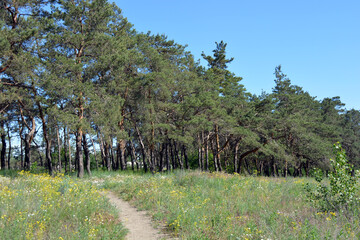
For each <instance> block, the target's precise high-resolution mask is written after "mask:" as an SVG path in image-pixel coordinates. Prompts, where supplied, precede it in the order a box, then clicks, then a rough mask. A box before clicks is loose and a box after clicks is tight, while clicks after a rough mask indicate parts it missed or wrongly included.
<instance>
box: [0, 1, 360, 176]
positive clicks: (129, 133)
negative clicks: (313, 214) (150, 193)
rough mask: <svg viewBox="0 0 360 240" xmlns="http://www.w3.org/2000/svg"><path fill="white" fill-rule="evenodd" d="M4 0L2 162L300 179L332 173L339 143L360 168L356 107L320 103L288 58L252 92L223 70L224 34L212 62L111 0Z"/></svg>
mask: <svg viewBox="0 0 360 240" xmlns="http://www.w3.org/2000/svg"><path fill="white" fill-rule="evenodd" d="M0 4H1V5H0V79H1V81H0V86H1V90H0V132H1V169H6V168H11V167H13V168H15V167H16V168H21V169H25V170H29V169H30V168H31V165H32V164H34V162H37V164H39V165H41V166H43V167H45V168H46V169H48V171H49V173H50V174H52V173H53V171H55V169H56V170H61V169H65V171H71V170H73V169H75V170H76V171H77V173H78V176H79V177H83V176H84V171H87V172H88V173H89V174H90V173H91V169H92V168H95V167H96V168H98V167H102V168H104V169H107V170H109V171H110V170H125V169H127V168H130V167H131V168H132V169H135V168H143V169H144V170H145V171H150V172H157V171H170V170H172V169H189V168H198V169H201V170H203V171H226V172H237V173H244V172H245V173H248V174H261V175H265V176H287V175H292V176H302V175H309V174H310V171H311V169H312V168H314V167H319V168H322V169H324V170H327V169H329V158H330V157H331V156H332V153H331V146H332V144H333V143H335V142H341V143H342V146H343V147H344V148H345V150H346V151H347V154H348V158H349V160H350V162H351V163H352V164H354V165H355V167H359V165H360V112H359V111H358V110H354V109H351V110H346V109H345V108H344V104H343V103H342V102H341V100H340V98H339V97H332V98H325V99H322V100H317V99H316V97H313V96H311V95H310V94H309V93H308V92H306V91H305V90H303V89H302V87H300V86H296V85H293V84H292V83H291V81H290V79H289V78H288V77H287V76H286V75H285V74H284V73H283V71H282V69H281V66H277V67H276V68H275V73H274V75H275V81H274V82H275V85H274V87H273V90H272V92H271V93H266V92H263V93H262V94H261V95H255V94H251V93H249V92H247V91H246V89H245V87H244V86H243V85H242V84H241V80H242V78H241V77H239V76H236V75H235V74H234V73H232V72H230V71H229V70H228V69H227V68H228V65H229V64H230V63H231V62H232V61H233V58H228V57H227V55H226V46H227V44H226V43H224V42H223V41H221V42H217V43H216V45H215V49H214V50H213V53H210V55H207V54H209V53H203V54H202V57H203V59H204V60H205V61H206V62H207V64H208V65H207V66H205V67H204V66H202V65H201V64H200V63H199V61H196V60H195V59H194V56H193V55H192V54H191V53H190V52H189V51H187V50H186V46H182V45H180V44H178V43H176V42H175V41H173V40H169V39H168V38H167V37H166V36H165V35H159V34H157V35H154V34H151V33H150V32H149V33H139V32H137V31H136V30H135V28H134V27H133V26H132V24H131V23H129V22H128V21H127V19H126V18H124V17H123V16H122V14H121V9H120V8H118V7H117V6H116V5H115V4H111V3H109V2H108V1H107V0H71V1H62V0H56V1H55V0H48V1H47V0H23V1H8V0H4V1H2V3H0ZM14 139H15V142H18V143H19V144H18V145H19V146H18V149H17V151H14V149H13V148H12V146H11V143H12V142H14V141H12V140H14ZM91 149H92V150H91ZM95 149H100V151H96V150H95ZM15 158H16V159H15ZM11 161H13V163H11Z"/></svg>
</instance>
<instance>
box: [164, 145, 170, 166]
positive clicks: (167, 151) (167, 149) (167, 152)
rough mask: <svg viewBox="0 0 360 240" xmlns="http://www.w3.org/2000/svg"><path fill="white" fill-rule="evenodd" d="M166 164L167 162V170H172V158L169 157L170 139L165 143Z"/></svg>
mask: <svg viewBox="0 0 360 240" xmlns="http://www.w3.org/2000/svg"><path fill="white" fill-rule="evenodd" d="M165 164H166V171H168V172H170V170H171V166H170V158H169V143H168V141H167V142H166V143H165Z"/></svg>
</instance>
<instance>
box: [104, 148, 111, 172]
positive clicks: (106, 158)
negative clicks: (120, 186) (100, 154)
mask: <svg viewBox="0 0 360 240" xmlns="http://www.w3.org/2000/svg"><path fill="white" fill-rule="evenodd" d="M104 163H105V164H104V166H105V167H106V169H107V170H108V171H110V170H111V164H110V159H109V144H108V143H107V142H104Z"/></svg>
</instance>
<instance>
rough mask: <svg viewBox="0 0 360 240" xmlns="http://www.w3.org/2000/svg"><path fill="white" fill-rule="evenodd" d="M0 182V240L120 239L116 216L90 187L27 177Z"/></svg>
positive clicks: (71, 180) (64, 179)
mask: <svg viewBox="0 0 360 240" xmlns="http://www.w3.org/2000/svg"><path fill="white" fill-rule="evenodd" d="M2 175H8V176H11V177H12V178H8V177H2V176H0V206H1V207H0V239H4V240H7V239H57V240H59V239H69V240H70V239H71V240H73V239H123V238H124V236H125V234H126V230H125V229H124V228H123V226H122V225H121V223H120V222H119V221H118V219H117V212H116V211H115V209H114V208H112V207H111V205H110V204H109V202H108V201H107V200H106V198H105V197H104V196H103V195H101V193H100V191H99V190H98V189H97V188H96V187H95V186H94V185H92V184H91V183H89V182H86V181H80V180H78V179H75V178H70V177H66V176H63V175H58V176H55V177H50V176H48V175H47V174H30V173H27V172H19V173H16V174H15V173H14V172H8V173H6V172H2Z"/></svg>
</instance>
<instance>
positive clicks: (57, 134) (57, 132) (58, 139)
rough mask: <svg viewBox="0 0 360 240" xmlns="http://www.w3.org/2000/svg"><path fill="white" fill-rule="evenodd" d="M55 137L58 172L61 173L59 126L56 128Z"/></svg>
mask: <svg viewBox="0 0 360 240" xmlns="http://www.w3.org/2000/svg"><path fill="white" fill-rule="evenodd" d="M56 137H57V144H58V164H59V172H61V171H62V164H61V141H60V133H59V126H56Z"/></svg>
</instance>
